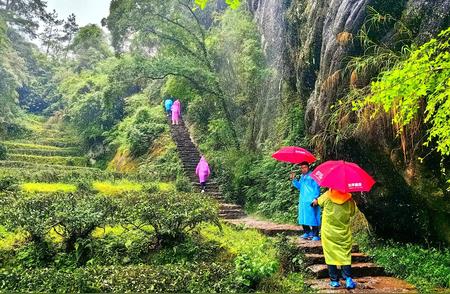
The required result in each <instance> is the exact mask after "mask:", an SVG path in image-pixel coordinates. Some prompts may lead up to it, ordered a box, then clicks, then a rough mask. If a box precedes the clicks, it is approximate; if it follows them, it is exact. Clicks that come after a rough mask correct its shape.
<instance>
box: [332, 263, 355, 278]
mask: <svg viewBox="0 0 450 294" xmlns="http://www.w3.org/2000/svg"><path fill="white" fill-rule="evenodd" d="M328 273H329V275H330V280H332V281H339V270H338V268H337V266H336V265H328ZM341 274H342V278H344V279H346V278H351V277H352V266H351V265H343V266H341Z"/></svg>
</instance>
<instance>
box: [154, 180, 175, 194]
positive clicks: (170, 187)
mask: <svg viewBox="0 0 450 294" xmlns="http://www.w3.org/2000/svg"><path fill="white" fill-rule="evenodd" d="M157 186H158V189H159V191H161V192H171V191H175V190H176V188H175V184H173V183H166V182H158V183H157Z"/></svg>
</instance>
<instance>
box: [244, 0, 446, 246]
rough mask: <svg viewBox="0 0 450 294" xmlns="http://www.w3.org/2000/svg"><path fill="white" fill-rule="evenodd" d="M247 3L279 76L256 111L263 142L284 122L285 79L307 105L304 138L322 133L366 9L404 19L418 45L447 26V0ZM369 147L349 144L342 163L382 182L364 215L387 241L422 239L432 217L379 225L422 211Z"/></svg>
mask: <svg viewBox="0 0 450 294" xmlns="http://www.w3.org/2000/svg"><path fill="white" fill-rule="evenodd" d="M246 4H247V5H248V8H249V10H250V11H252V13H253V14H254V18H255V21H256V23H257V24H258V27H259V30H260V32H261V36H262V37H261V38H262V45H263V47H264V52H265V53H266V57H267V61H268V63H269V65H270V66H271V67H272V68H273V69H274V70H275V72H276V73H275V74H274V76H273V80H272V81H271V83H268V84H267V85H265V86H264V87H267V91H264V92H265V93H267V95H266V96H265V97H261V100H260V102H259V106H258V107H260V109H261V111H264V115H263V117H264V119H263V120H262V122H261V124H260V129H261V131H260V133H261V138H262V139H263V138H264V136H265V133H267V131H268V129H270V125H271V123H272V122H273V119H274V118H275V117H276V116H277V115H278V116H279V115H283V114H282V113H281V112H280V110H279V107H278V106H279V104H280V99H282V97H281V95H282V94H281V93H282V89H281V85H282V84H283V83H282V81H283V80H284V81H290V83H291V84H294V91H295V92H296V93H295V94H296V96H297V97H298V99H299V100H300V101H302V102H303V103H304V104H305V105H306V113H305V117H304V118H299V119H304V121H305V126H306V129H307V130H308V133H309V134H312V135H314V134H316V133H318V132H320V131H321V130H323V128H324V124H325V123H326V119H327V113H328V111H329V109H330V105H332V104H334V103H335V102H336V101H337V100H338V99H339V98H342V97H345V95H346V94H347V93H348V90H349V86H348V85H349V80H348V76H347V77H346V75H345V74H344V69H345V67H346V64H347V62H348V57H349V56H355V55H359V54H361V48H359V47H358V42H357V40H356V38H355V36H356V35H357V34H358V32H359V31H360V29H361V26H362V25H363V23H364V20H365V19H366V16H367V12H368V7H369V6H372V7H374V8H375V9H377V10H379V11H381V12H382V13H384V14H387V13H389V14H391V15H393V16H395V17H396V18H401V19H402V21H404V22H405V23H407V24H408V26H409V27H410V28H411V29H413V32H414V34H415V36H414V38H415V39H416V40H415V41H416V42H417V43H423V42H426V41H428V40H429V39H430V38H431V37H432V36H435V35H436V34H437V33H438V32H440V31H441V30H442V29H443V28H446V27H448V26H449V25H450V0H435V1H430V0H428V1H427V0H247V3H246ZM391 33H392V32H386V33H385V34H386V36H385V38H386V39H388V38H390V34H391ZM277 109H278V110H277ZM348 144H350V145H351V146H350V148H349V146H348ZM372 147H374V148H371V150H370V151H369V150H368V149H367V148H366V149H365V148H364V147H363V146H361V144H360V143H358V142H351V143H347V146H343V148H342V150H343V151H342V152H343V154H342V157H343V158H344V157H345V158H347V159H349V160H355V161H356V160H359V162H361V163H362V164H363V165H365V168H366V169H369V170H370V171H371V172H372V173H373V174H375V175H376V177H377V180H378V182H379V185H378V188H377V189H375V191H374V192H373V193H371V195H369V196H368V198H369V200H367V198H366V200H365V201H363V200H364V199H361V206H362V209H363V210H364V211H365V212H366V216H367V217H368V219H369V221H371V222H372V224H373V225H374V226H375V229H377V231H379V232H381V233H382V234H384V235H388V236H392V235H395V234H401V235H404V236H410V237H411V238H416V237H417V236H420V234H422V232H423V230H427V228H426V227H427V226H428V219H429V218H428V217H427V216H426V215H428V214H433V212H430V211H418V212H417V213H415V214H414V215H412V214H411V222H409V223H408V222H406V223H405V225H404V226H403V225H395V224H389V223H388V224H386V222H381V221H379V219H382V218H384V219H385V220H387V221H389V222H393V223H395V220H396V219H398V218H399V217H403V219H405V216H404V215H402V214H404V213H408V211H410V212H411V210H414V209H416V208H417V209H418V210H420V208H419V206H420V205H419V206H417V205H416V204H414V203H413V200H412V199H413V198H414V197H413V196H412V191H411V189H410V188H411V187H409V186H408V184H407V183H406V182H405V181H404V180H403V179H402V178H401V177H402V176H401V171H400V172H399V171H398V169H397V168H396V167H395V166H394V164H392V162H390V160H389V158H388V157H387V156H386V155H385V154H383V153H382V152H379V150H377V148H376V146H372ZM350 149H351V151H348V150H350ZM345 150H347V151H345ZM369 152H370V154H369ZM380 157H381V158H380ZM377 161H378V162H379V164H376V163H375V162H377ZM393 178H398V180H392V179H393ZM380 203H381V205H379V204H380ZM389 205H393V206H397V211H396V212H395V213H394V212H392V210H389ZM387 211H388V212H387ZM447 216H448V214H447ZM406 219H407V218H406ZM444 219H445V217H444ZM383 223H384V225H383ZM419 223H420V224H419ZM447 223H448V221H447ZM401 226H403V228H400V227H401Z"/></svg>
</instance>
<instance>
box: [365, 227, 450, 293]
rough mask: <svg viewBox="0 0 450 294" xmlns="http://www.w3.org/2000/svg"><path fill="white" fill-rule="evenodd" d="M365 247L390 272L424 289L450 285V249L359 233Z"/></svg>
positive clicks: (428, 289)
mask: <svg viewBox="0 0 450 294" xmlns="http://www.w3.org/2000/svg"><path fill="white" fill-rule="evenodd" d="M357 239H358V242H359V244H360V245H361V246H362V247H363V250H365V252H367V253H368V254H370V255H372V256H373V257H374V259H375V261H376V262H377V263H379V264H380V265H382V266H384V267H385V269H386V271H387V272H388V273H391V274H394V275H396V276H399V277H401V278H403V279H406V280H407V281H408V282H410V283H412V284H414V285H416V286H417V287H418V289H419V290H420V291H423V292H429V291H433V289H435V288H438V287H439V288H449V287H450V261H449V260H450V251H449V250H448V248H442V249H436V248H425V247H422V246H419V245H415V244H401V243H398V242H393V241H383V240H374V239H373V238H369V237H367V236H359V237H358V238H357Z"/></svg>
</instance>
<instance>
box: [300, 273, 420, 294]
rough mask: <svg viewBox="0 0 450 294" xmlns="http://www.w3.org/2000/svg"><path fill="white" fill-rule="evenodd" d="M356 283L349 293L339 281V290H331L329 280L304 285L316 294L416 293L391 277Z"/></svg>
mask: <svg viewBox="0 0 450 294" xmlns="http://www.w3.org/2000/svg"><path fill="white" fill-rule="evenodd" d="M354 280H355V281H356V283H357V286H356V289H353V290H351V291H349V290H347V289H345V282H344V281H342V280H341V281H340V283H341V288H337V289H336V288H333V289H331V288H330V286H329V283H330V280H329V279H328V278H325V279H313V280H307V281H305V283H306V284H307V285H308V286H309V287H310V288H311V289H312V290H313V291H314V292H317V293H349V292H351V293H417V290H416V289H415V288H414V286H412V285H411V284H409V283H407V282H405V281H403V280H400V279H397V278H393V277H383V276H381V277H367V276H365V277H360V278H356V279H354Z"/></svg>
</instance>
